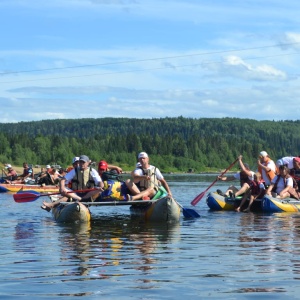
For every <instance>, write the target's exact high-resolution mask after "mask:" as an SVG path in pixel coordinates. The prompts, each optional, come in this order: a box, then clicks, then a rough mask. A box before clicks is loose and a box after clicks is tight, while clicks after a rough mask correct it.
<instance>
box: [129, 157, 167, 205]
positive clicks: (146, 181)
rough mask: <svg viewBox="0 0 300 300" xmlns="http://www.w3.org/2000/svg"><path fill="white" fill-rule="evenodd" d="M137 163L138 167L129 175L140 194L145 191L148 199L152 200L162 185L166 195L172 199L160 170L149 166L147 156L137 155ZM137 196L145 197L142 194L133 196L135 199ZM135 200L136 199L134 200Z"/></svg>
mask: <svg viewBox="0 0 300 300" xmlns="http://www.w3.org/2000/svg"><path fill="white" fill-rule="evenodd" d="M138 161H139V163H140V166H138V167H136V169H135V170H134V171H133V172H132V173H131V174H132V177H133V183H135V184H136V185H137V186H138V188H139V190H140V191H141V192H143V191H147V194H148V197H149V198H153V197H154V196H155V194H156V193H158V192H159V187H160V185H162V186H163V187H164V188H165V189H166V191H167V193H168V195H169V196H170V197H172V193H171V190H170V188H169V185H168V183H167V181H166V180H165V178H164V177H163V175H162V174H161V172H160V170H159V169H158V168H156V167H155V166H152V165H150V163H149V156H148V154H147V153H146V152H140V153H139V154H138ZM139 196H141V197H142V196H145V195H144V194H140V195H135V198H137V197H139ZM134 200H137V199H134Z"/></svg>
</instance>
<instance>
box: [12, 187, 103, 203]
mask: <svg viewBox="0 0 300 300" xmlns="http://www.w3.org/2000/svg"><path fill="white" fill-rule="evenodd" d="M95 190H97V189H87V190H77V191H70V192H67V193H85V192H90V191H95ZM52 195H60V192H56V193H50V194H40V193H39V192H37V191H33V190H32V191H30V190H29V191H24V192H23V191H19V192H17V193H16V194H14V195H13V198H14V200H15V202H18V203H26V202H32V201H35V200H37V199H38V198H39V197H43V196H52Z"/></svg>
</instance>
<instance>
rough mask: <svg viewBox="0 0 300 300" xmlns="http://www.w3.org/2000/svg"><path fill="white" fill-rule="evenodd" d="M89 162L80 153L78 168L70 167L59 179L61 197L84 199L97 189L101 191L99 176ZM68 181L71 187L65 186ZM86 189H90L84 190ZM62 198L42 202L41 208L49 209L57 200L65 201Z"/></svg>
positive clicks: (91, 195) (97, 191)
mask: <svg viewBox="0 0 300 300" xmlns="http://www.w3.org/2000/svg"><path fill="white" fill-rule="evenodd" d="M90 162H91V161H90V159H89V158H88V157H87V156H86V155H81V156H80V157H79V168H74V169H72V170H71V171H70V172H68V173H67V174H66V175H65V176H64V177H63V178H62V179H61V180H60V182H59V186H60V193H61V195H62V196H63V197H65V198H69V199H70V198H72V199H74V200H77V201H81V200H82V201H86V200H90V198H91V197H93V196H94V195H95V194H98V193H99V191H100V192H102V191H103V182H102V180H101V177H100V176H99V174H98V172H97V171H96V170H95V169H93V168H91V167H90ZM69 182H70V183H71V189H70V188H68V187H67V185H68V183H69ZM88 189H91V190H92V191H86V190H88ZM72 191H76V192H72ZM81 191H82V192H81ZM62 199H64V198H62ZM62 199H60V200H58V201H56V202H53V203H49V202H43V206H42V207H41V208H42V209H45V210H47V211H50V210H51V208H52V207H54V206H55V205H57V204H58V203H59V202H61V201H66V200H62Z"/></svg>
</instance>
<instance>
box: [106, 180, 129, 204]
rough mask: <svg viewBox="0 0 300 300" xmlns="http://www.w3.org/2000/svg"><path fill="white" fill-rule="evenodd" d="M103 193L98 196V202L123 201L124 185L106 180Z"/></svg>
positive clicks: (124, 197) (124, 198)
mask: <svg viewBox="0 0 300 300" xmlns="http://www.w3.org/2000/svg"><path fill="white" fill-rule="evenodd" d="M103 183H104V191H103V192H102V193H101V195H100V201H116V200H117V201H124V200H126V190H127V188H126V185H125V183H124V182H121V181H114V180H106V181H103Z"/></svg>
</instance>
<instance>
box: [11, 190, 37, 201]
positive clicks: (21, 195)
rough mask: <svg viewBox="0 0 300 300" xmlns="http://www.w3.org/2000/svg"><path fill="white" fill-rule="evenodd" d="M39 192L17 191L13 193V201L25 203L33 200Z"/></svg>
mask: <svg viewBox="0 0 300 300" xmlns="http://www.w3.org/2000/svg"><path fill="white" fill-rule="evenodd" d="M40 195H41V194H40V193H38V192H36V191H26V192H18V193H16V194H14V195H13V198H14V200H15V202H18V203H26V202H32V201H35V200H36V199H38V198H39V197H40Z"/></svg>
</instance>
